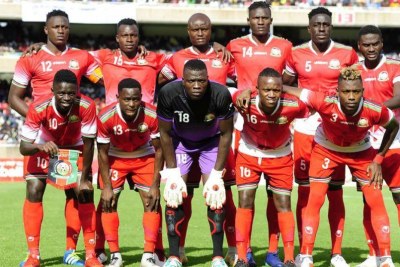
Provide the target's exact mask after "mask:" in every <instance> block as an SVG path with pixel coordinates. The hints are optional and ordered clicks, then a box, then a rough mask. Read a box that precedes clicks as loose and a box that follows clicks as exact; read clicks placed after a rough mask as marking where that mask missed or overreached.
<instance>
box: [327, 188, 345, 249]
mask: <svg viewBox="0 0 400 267" xmlns="http://www.w3.org/2000/svg"><path fill="white" fill-rule="evenodd" d="M328 200H329V209H328V219H329V226H330V228H331V241H332V255H334V254H342V241H343V230H344V220H345V209H344V202H343V189H340V190H328Z"/></svg>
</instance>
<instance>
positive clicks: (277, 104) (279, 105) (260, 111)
mask: <svg viewBox="0 0 400 267" xmlns="http://www.w3.org/2000/svg"><path fill="white" fill-rule="evenodd" d="M259 104H260V96H259V95H257V96H256V108H257V110H258V112H259V113H260V114H261V115H265V113H264V111H262V110H261V109H260V107H259V106H258V105H259ZM280 107H281V99H280V98H279V99H278V103H276V107H275V109H274V111H273V112H272V113H271V114H268V116H272V115H274V114H275V113H276V112H277V111H278V109H279V108H280Z"/></svg>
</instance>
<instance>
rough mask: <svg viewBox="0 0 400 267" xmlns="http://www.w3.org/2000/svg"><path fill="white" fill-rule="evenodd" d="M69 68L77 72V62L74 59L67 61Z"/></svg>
mask: <svg viewBox="0 0 400 267" xmlns="http://www.w3.org/2000/svg"><path fill="white" fill-rule="evenodd" d="M69 68H70V69H73V70H79V62H78V61H77V60H75V59H71V60H70V61H69Z"/></svg>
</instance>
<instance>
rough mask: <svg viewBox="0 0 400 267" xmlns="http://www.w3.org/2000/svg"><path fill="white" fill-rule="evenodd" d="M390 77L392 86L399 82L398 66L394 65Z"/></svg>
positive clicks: (399, 66)
mask: <svg viewBox="0 0 400 267" xmlns="http://www.w3.org/2000/svg"><path fill="white" fill-rule="evenodd" d="M392 77H393V80H392V83H393V84H395V83H398V82H400V65H396V67H394V71H393V76H392Z"/></svg>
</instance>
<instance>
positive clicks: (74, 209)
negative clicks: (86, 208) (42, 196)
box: [64, 198, 81, 250]
mask: <svg viewBox="0 0 400 267" xmlns="http://www.w3.org/2000/svg"><path fill="white" fill-rule="evenodd" d="M64 214H65V223H66V226H67V244H66V250H69V249H74V250H75V249H76V244H77V243H78V238H79V232H80V231H81V221H80V220H79V211H78V200H75V199H73V198H67V199H66V200H65V210H64Z"/></svg>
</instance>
